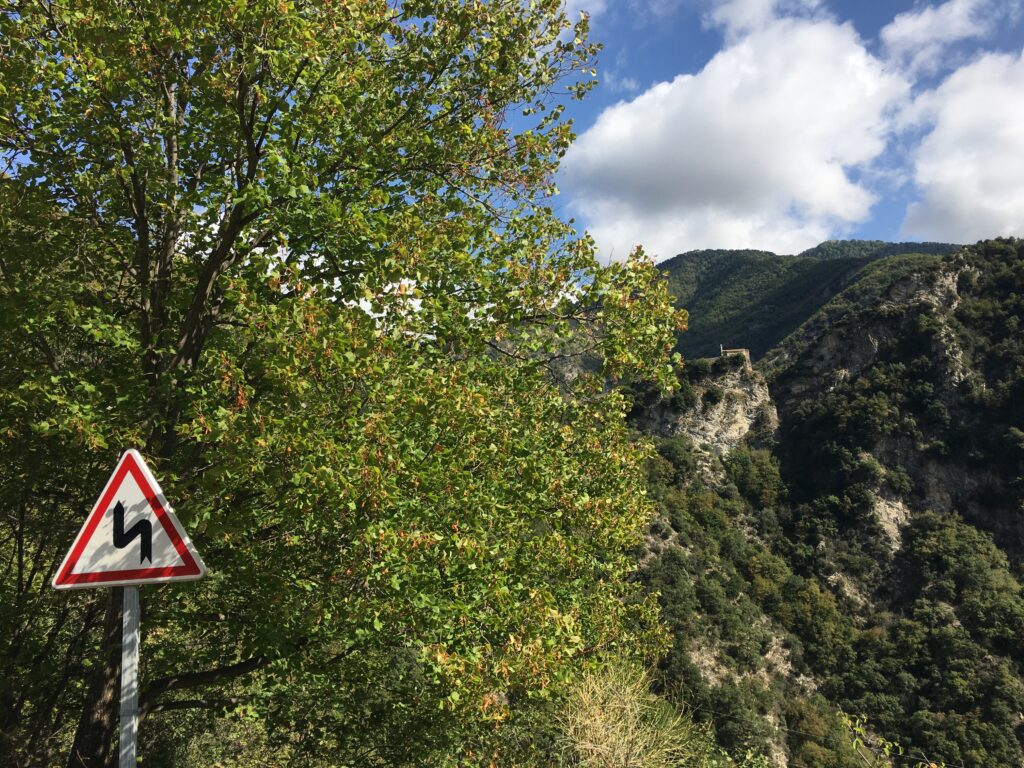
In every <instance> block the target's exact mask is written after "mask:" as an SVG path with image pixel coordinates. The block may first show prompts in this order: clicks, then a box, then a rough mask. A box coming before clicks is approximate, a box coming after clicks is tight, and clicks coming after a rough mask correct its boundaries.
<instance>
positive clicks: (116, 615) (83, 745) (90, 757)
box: [67, 587, 124, 768]
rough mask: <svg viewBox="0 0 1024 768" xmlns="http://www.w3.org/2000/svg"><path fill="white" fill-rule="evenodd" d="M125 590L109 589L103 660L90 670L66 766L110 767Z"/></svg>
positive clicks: (116, 708) (116, 714)
mask: <svg viewBox="0 0 1024 768" xmlns="http://www.w3.org/2000/svg"><path fill="white" fill-rule="evenodd" d="M123 592H124V590H123V589H122V588H121V587H115V588H113V589H111V590H110V594H109V597H108V603H107V613H106V616H105V617H104V619H103V645H102V654H103V658H102V662H101V663H100V664H99V666H98V667H97V668H96V670H95V672H94V673H93V678H92V681H91V682H90V683H89V691H88V693H87V694H86V699H85V702H84V704H83V707H82V717H81V719H80V720H79V721H78V728H77V730H76V731H75V740H74V742H73V743H72V745H71V754H70V756H69V757H68V763H67V768H112V766H114V764H115V759H116V756H117V752H116V750H115V749H114V737H115V735H116V733H117V724H118V714H119V711H118V710H119V704H120V695H119V693H120V691H119V690H118V688H119V683H120V679H121V608H122V605H123V602H124V598H123Z"/></svg>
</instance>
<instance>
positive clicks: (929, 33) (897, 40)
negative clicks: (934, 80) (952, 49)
mask: <svg viewBox="0 0 1024 768" xmlns="http://www.w3.org/2000/svg"><path fill="white" fill-rule="evenodd" d="M1020 5H1021V4H1020V0H948V1H947V2H945V3H942V4H941V5H928V6H925V7H923V8H920V9H918V10H914V11H907V12H906V13H901V14H899V15H898V16H897V17H896V18H895V19H893V20H892V21H891V22H890V23H889V24H887V25H886V26H885V27H884V28H883V29H882V31H881V33H880V34H879V37H880V39H881V41H882V45H883V46H884V47H885V50H886V53H887V54H888V55H889V56H891V57H892V58H893V59H894V60H896V61H898V62H900V64H901V65H902V66H905V67H906V68H907V69H909V70H910V71H912V72H934V71H936V70H937V69H939V68H940V67H941V66H942V64H943V63H944V58H945V54H946V52H947V50H948V47H949V46H950V45H951V44H952V43H956V42H959V41H962V40H970V39H975V38H981V37H986V36H988V35H990V34H992V33H993V32H994V31H995V30H996V28H997V26H998V25H999V24H1001V23H1003V22H1005V21H1007V20H1012V19H1014V18H1016V17H1017V16H1018V15H1019V13H1020Z"/></svg>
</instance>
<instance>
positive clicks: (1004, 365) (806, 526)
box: [644, 241, 1024, 768]
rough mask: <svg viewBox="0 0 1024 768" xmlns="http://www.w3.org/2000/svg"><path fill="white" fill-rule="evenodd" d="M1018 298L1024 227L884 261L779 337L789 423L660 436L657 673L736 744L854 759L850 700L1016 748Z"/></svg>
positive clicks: (950, 740) (1020, 688) (947, 750)
mask: <svg viewBox="0 0 1024 768" xmlns="http://www.w3.org/2000/svg"><path fill="white" fill-rule="evenodd" d="M1021 296H1024V244H1022V243H1021V242H1019V241H992V242H987V243H983V244H979V245H978V246H976V247H973V248H970V249H966V250H964V251H963V252H961V253H959V254H957V255H954V256H947V257H945V258H939V257H936V256H929V255H924V256H900V257H895V258H889V259H883V260H881V261H878V262H876V263H874V264H872V265H870V266H869V267H868V268H866V269H865V270H864V272H863V276H862V278H861V279H860V280H858V282H857V283H855V284H854V285H852V286H850V287H849V288H848V289H847V290H845V291H844V292H843V293H841V294H840V295H839V296H838V297H837V298H836V299H835V300H834V301H833V302H831V303H830V304H828V305H826V306H825V307H824V308H822V310H820V311H819V312H817V313H816V314H815V315H814V316H813V317H811V318H808V319H807V321H806V322H805V323H804V324H803V328H802V329H801V331H800V332H799V333H797V334H794V335H793V336H792V337H791V338H790V339H788V340H787V341H786V343H785V344H784V345H782V346H781V347H780V348H778V349H777V350H775V351H773V352H772V354H771V355H769V357H768V360H767V362H768V363H769V368H768V370H769V372H770V374H771V376H772V379H771V382H770V386H771V389H772V392H773V395H774V396H775V397H776V402H777V405H778V407H779V409H780V419H781V428H780V430H779V432H778V433H777V435H776V440H775V441H773V440H767V441H766V440H763V439H761V440H760V441H758V439H754V438H751V439H750V440H748V442H747V444H746V445H741V446H740V447H739V448H737V449H735V450H733V451H732V452H731V453H728V454H726V455H724V456H721V457H716V456H715V455H714V454H713V453H711V454H709V453H708V452H707V450H705V449H706V446H705V447H704V448H702V447H700V446H693V445H690V444H689V443H688V442H687V440H686V439H685V438H682V437H666V438H662V439H661V440H660V441H659V443H658V457H656V458H655V459H653V460H652V462H651V463H650V466H649V473H648V474H649V485H650V488H651V494H652V496H653V498H654V499H655V500H656V503H657V505H658V509H659V511H660V514H661V517H662V523H661V530H659V532H658V539H659V540H660V541H661V544H660V545H659V546H657V547H654V548H652V552H654V553H655V554H654V556H653V557H651V558H650V559H649V560H648V561H647V563H646V567H645V570H644V580H645V583H646V584H647V585H648V586H649V587H650V588H651V589H653V590H656V591H657V592H658V593H659V595H660V600H661V603H662V607H663V613H664V616H665V620H666V621H667V622H668V623H669V626H670V628H671V630H672V636H673V645H672V649H671V652H670V654H669V656H668V658H667V659H666V660H665V661H664V662H663V664H662V667H661V675H662V677H661V679H660V683H661V685H662V687H663V690H664V691H665V692H666V693H667V694H668V695H670V696H675V697H677V698H678V699H679V700H681V701H684V702H686V703H687V704H689V705H691V706H693V708H694V712H695V715H696V716H698V717H700V718H703V719H705V720H706V721H708V722H710V723H713V725H714V728H715V733H716V735H717V738H718V739H719V741H720V742H721V743H723V744H725V745H727V746H728V747H729V748H730V749H733V750H735V749H741V748H744V747H748V746H749V747H754V748H756V749H759V750H762V751H764V750H769V749H770V748H771V747H772V745H773V744H774V745H776V746H777V747H781V748H782V749H784V750H785V752H786V753H787V754H788V756H789V759H790V764H791V765H808V766H811V765H813V766H818V765H835V766H845V765H851V766H852V765H860V764H862V763H860V762H858V758H857V756H856V754H854V753H853V752H851V750H850V748H849V741H848V740H847V739H844V738H843V733H844V728H845V727H846V726H844V722H846V723H847V725H848V721H844V720H843V718H842V717H840V716H839V715H838V714H837V712H839V711H846V712H855V713H863V714H864V715H866V716H867V718H868V721H869V722H870V723H871V727H872V729H874V732H875V733H876V734H878V735H881V736H884V737H886V738H888V739H893V740H895V741H898V742H899V743H900V744H902V747H903V749H904V750H905V757H906V758H907V759H908V760H909V759H919V760H924V759H926V758H927V759H934V760H938V759H939V758H941V759H942V760H944V761H945V762H946V763H947V764H948V765H964V766H969V767H972V768H983V767H986V768H987V767H991V768H995V767H996V766H1007V765H1018V764H1020V762H1021V760H1022V759H1024V753H1022V748H1021V745H1022V736H1024V733H1022V730H1021V720H1020V714H1019V713H1020V712H1021V711H1022V709H1024V682H1022V670H1024V653H1022V651H1021V647H1022V646H1021V643H1020V638H1021V637H1022V636H1024V593H1022V585H1021V575H1022V570H1024V569H1022V561H1021V553H1022V552H1021V538H1020V537H1021V527H1020V524H1019V519H1020V518H1019V515H1020V513H1021V509H1022V506H1021V504H1022V494H1021V491H1022V487H1021V478H1022V475H1024V465H1022V462H1021V459H1022V455H1021V439H1020V438H1021V436H1022V435H1024V431H1022V429H1024V408H1022V406H1021V403H1022V397H1021V396H1022V395H1024V390H1022V387H1024V342H1022V340H1021V337H1020V334H1019V333H1018V332H1017V329H1018V324H1019V322H1020V318H1021V317H1024V306H1022V303H1021V301H1022V300H1021ZM823 348H827V349H830V350H832V351H831V352H830V353H829V355H830V356H824V355H823V354H822V349H823ZM714 365H715V364H713V363H711V362H710V361H708V362H707V363H694V362H691V363H690V364H688V365H687V367H686V368H685V369H684V371H683V379H684V384H683V386H682V388H681V391H683V392H685V391H686V390H687V386H688V385H690V386H692V382H694V381H695V380H703V379H705V378H706V377H707V376H708V375H710V374H711V371H712V370H713V368H714ZM707 385H708V382H707V381H703V383H702V387H707ZM684 400H685V398H684ZM690 407H691V409H693V413H695V414H699V407H700V406H699V404H693V405H691V406H690ZM698 417H699V416H698ZM893 515H896V517H893ZM887 516H888V517H887Z"/></svg>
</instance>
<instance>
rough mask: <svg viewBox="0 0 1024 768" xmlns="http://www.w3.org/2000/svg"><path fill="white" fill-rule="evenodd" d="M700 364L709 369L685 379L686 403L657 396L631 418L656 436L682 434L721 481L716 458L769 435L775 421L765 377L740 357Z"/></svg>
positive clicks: (703, 466)
mask: <svg viewBox="0 0 1024 768" xmlns="http://www.w3.org/2000/svg"><path fill="white" fill-rule="evenodd" d="M701 362H710V361H701ZM705 367H706V368H709V369H710V370H709V372H708V373H707V374H704V375H700V374H698V375H697V376H695V377H694V378H693V379H692V380H691V382H690V383H689V387H690V388H691V389H690V392H691V393H692V394H691V396H690V405H689V407H686V408H680V407H679V405H678V402H677V401H672V400H659V401H657V402H656V403H653V404H651V405H650V406H649V407H647V408H645V409H643V410H640V411H638V412H636V413H635V418H634V423H635V424H636V426H637V427H638V428H639V429H641V430H642V431H643V432H646V433H647V434H650V435H654V436H657V437H661V438H671V437H680V436H681V437H685V438H686V439H687V440H688V441H689V442H690V443H691V444H692V445H693V448H694V455H695V458H697V460H698V465H699V466H700V468H701V470H702V471H703V472H705V473H709V477H711V478H714V479H716V480H720V479H721V478H722V469H721V463H720V461H715V459H719V460H720V459H722V458H724V457H725V456H727V455H728V454H729V453H730V452H732V451H733V450H734V449H736V448H737V447H738V446H739V445H741V444H744V443H746V442H748V441H750V440H755V441H759V442H764V441H766V440H770V439H771V437H772V435H774V433H775V430H776V429H777V428H778V424H779V420H778V415H777V414H776V411H775V405H774V403H773V401H772V396H771V393H770V392H769V390H768V383H767V381H766V380H765V378H764V376H762V375H761V373H760V372H758V371H756V370H754V369H753V368H752V367H751V366H750V365H749V363H748V362H747V361H746V360H744V359H743V358H742V357H741V356H739V355H737V356H735V357H734V358H719V360H718V361H716V362H715V363H712V364H711V365H709V366H705Z"/></svg>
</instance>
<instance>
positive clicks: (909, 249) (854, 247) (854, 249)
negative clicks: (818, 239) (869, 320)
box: [799, 240, 960, 259]
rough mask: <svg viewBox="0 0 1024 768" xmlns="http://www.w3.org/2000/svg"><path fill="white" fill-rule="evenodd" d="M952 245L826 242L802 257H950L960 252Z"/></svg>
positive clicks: (858, 241) (808, 250)
mask: <svg viewBox="0 0 1024 768" xmlns="http://www.w3.org/2000/svg"><path fill="white" fill-rule="evenodd" d="M959 249H960V246H959V245H953V244H952V243H888V242H885V241H884V240H826V241H825V242H823V243H819V244H818V245H816V246H814V247H813V248H808V249H807V250H806V251H801V252H800V254H799V255H800V256H803V257H808V258H815V259H861V258H871V259H882V258H886V257H888V256H899V255H901V254H905V253H925V254H930V255H934V256H948V255H949V254H951V253H954V252H955V251H957V250H959Z"/></svg>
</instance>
